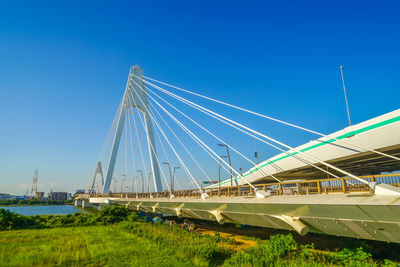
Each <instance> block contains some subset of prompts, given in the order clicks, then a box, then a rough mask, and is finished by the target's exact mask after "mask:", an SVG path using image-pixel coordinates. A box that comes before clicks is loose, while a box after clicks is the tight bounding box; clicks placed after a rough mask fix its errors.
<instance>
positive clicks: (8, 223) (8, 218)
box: [0, 209, 35, 230]
mask: <svg viewBox="0 0 400 267" xmlns="http://www.w3.org/2000/svg"><path fill="white" fill-rule="evenodd" d="M34 223H35V222H34V220H33V219H32V217H31V216H23V215H20V214H18V213H14V212H10V211H9V210H5V209H0V230H9V229H14V228H25V227H30V226H33V225H34Z"/></svg>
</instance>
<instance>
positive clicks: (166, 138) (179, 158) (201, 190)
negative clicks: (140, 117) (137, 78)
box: [133, 82, 203, 192]
mask: <svg viewBox="0 0 400 267" xmlns="http://www.w3.org/2000/svg"><path fill="white" fill-rule="evenodd" d="M135 84H136V85H137V86H138V87H139V88H141V86H139V85H138V84H137V83H136V82H135ZM133 91H134V92H135V90H133ZM135 93H136V92H135ZM136 94H137V93H136ZM138 98H139V100H140V101H141V102H142V105H143V107H144V108H145V109H146V111H147V112H148V113H149V116H150V118H151V120H152V121H153V122H154V123H155V125H156V126H157V127H158V129H159V130H160V132H161V134H162V135H163V136H164V138H165V140H166V141H167V143H168V144H169V146H170V147H171V149H172V151H173V152H174V154H175V155H176V157H177V158H178V160H179V161H180V163H181V164H182V166H183V167H184V168H185V169H186V170H187V172H188V173H189V175H190V177H191V178H192V180H193V182H194V183H195V184H196V186H197V187H198V188H199V190H200V192H203V189H202V188H201V187H200V186H199V184H198V183H197V182H196V180H195V179H194V177H193V175H192V174H191V172H190V171H189V169H188V168H187V167H186V165H185V163H184V162H183V161H182V159H181V157H180V156H179V155H178V153H177V152H176V150H175V149H174V148H173V146H172V144H171V143H170V141H169V139H168V137H167V136H166V135H165V133H164V131H163V130H162V129H161V127H160V126H159V125H158V123H157V122H156V121H155V120H154V118H153V116H152V115H151V113H150V111H149V109H148V108H147V107H146V105H145V104H144V103H143V101H142V99H141V98H140V97H138Z"/></svg>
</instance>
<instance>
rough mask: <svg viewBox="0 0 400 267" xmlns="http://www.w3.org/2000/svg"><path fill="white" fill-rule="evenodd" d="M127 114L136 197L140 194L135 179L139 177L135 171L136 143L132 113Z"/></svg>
mask: <svg viewBox="0 0 400 267" xmlns="http://www.w3.org/2000/svg"><path fill="white" fill-rule="evenodd" d="M127 113H128V116H127V118H128V129H129V137H130V144H131V156H132V176H133V177H132V183H133V184H135V186H136V195H137V194H138V187H137V178H136V183H135V182H134V180H135V177H137V176H136V175H135V170H136V168H135V166H136V164H135V155H134V153H133V148H134V143H133V141H132V129H131V127H132V124H131V118H130V117H131V113H130V112H129V111H128V112H127ZM132 120H134V118H132ZM132 193H133V190H132Z"/></svg>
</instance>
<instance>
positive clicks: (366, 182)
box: [134, 75, 369, 184]
mask: <svg viewBox="0 0 400 267" xmlns="http://www.w3.org/2000/svg"><path fill="white" fill-rule="evenodd" d="M134 76H136V75H134ZM147 83H148V84H150V85H151V86H153V87H154V88H156V89H159V90H160V91H162V92H164V93H168V94H170V95H173V96H174V97H175V98H177V99H178V100H180V101H181V102H184V103H186V102H189V103H192V104H194V105H195V106H197V107H199V108H201V109H203V110H206V111H208V112H210V113H212V114H214V115H216V116H218V117H220V118H223V119H224V120H227V121H229V122H232V123H233V124H235V125H238V126H240V127H242V128H244V129H246V130H248V131H251V132H253V133H255V134H257V135H259V136H262V137H264V138H266V139H268V140H271V141H273V142H275V143H277V144H279V145H281V146H284V147H286V148H288V149H290V150H294V151H296V152H297V153H299V154H302V155H304V156H306V157H308V158H310V159H312V160H314V161H317V162H319V163H321V164H323V165H326V166H328V167H330V168H332V169H334V170H336V171H339V172H341V173H343V174H345V175H348V176H350V177H352V178H354V179H356V180H358V181H360V182H362V183H365V184H369V182H368V181H366V180H364V179H362V178H360V177H357V176H355V175H353V174H351V173H349V172H347V171H345V170H342V169H340V168H338V167H335V166H333V165H331V164H329V163H327V162H324V161H322V160H319V159H317V158H315V157H313V156H310V155H308V154H306V153H304V152H302V151H301V150H299V149H297V148H294V147H291V146H289V145H286V144H284V143H282V142H280V141H278V140H276V139H273V138H271V137H269V136H267V135H264V134H262V133H260V132H258V131H255V130H253V129H251V128H249V127H246V126H244V125H242V124H240V123H238V122H235V121H233V120H230V119H228V118H226V117H224V116H222V115H220V114H218V113H215V112H213V111H211V110H209V109H207V108H204V107H202V106H200V105H198V104H195V103H193V102H191V101H189V100H187V99H185V98H183V97H180V96H177V95H175V94H173V93H171V92H169V91H167V90H165V89H163V88H160V87H158V86H157V85H154V84H152V83H150V82H147Z"/></svg>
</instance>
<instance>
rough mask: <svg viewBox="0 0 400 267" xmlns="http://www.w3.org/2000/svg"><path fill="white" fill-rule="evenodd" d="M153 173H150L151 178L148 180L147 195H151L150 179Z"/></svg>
mask: <svg viewBox="0 0 400 267" xmlns="http://www.w3.org/2000/svg"><path fill="white" fill-rule="evenodd" d="M152 174H153V173H152V172H150V173H149V177H148V178H147V193H150V177H151V175H152Z"/></svg>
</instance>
